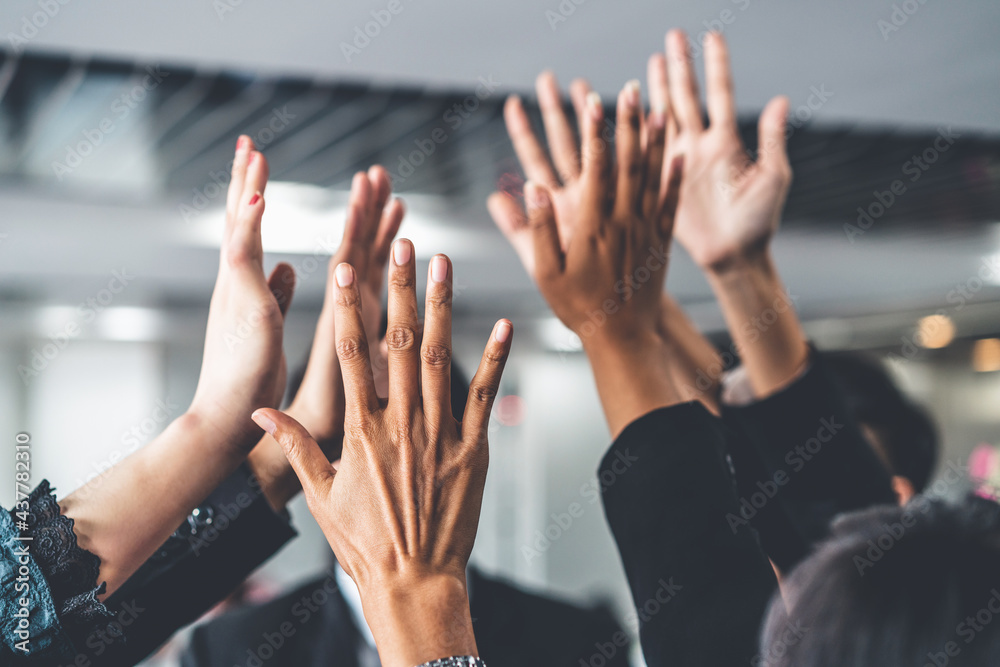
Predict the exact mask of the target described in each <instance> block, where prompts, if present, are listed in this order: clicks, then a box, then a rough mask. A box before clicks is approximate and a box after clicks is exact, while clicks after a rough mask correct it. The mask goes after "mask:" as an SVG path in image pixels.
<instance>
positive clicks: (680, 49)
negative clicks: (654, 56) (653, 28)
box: [667, 30, 704, 132]
mask: <svg viewBox="0 0 1000 667" xmlns="http://www.w3.org/2000/svg"><path fill="white" fill-rule="evenodd" d="M667 59H668V62H667V65H668V69H669V72H670V76H669V79H670V81H669V83H670V106H671V111H672V112H673V114H674V115H675V117H676V119H677V122H678V124H680V128H681V130H682V131H684V132H701V130H702V129H703V128H704V125H703V123H702V119H701V106H700V105H699V103H698V79H697V78H696V77H695V74H694V67H693V65H692V63H691V50H690V49H689V48H688V41H687V37H685V36H684V33H683V32H681V31H680V30H671V31H670V32H669V33H668V34H667Z"/></svg>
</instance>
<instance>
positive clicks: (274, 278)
mask: <svg viewBox="0 0 1000 667" xmlns="http://www.w3.org/2000/svg"><path fill="white" fill-rule="evenodd" d="M267 287H268V289H270V290H271V294H273V295H274V298H275V299H276V300H277V301H278V308H280V309H281V316H282V317H284V316H285V313H287V312H288V308H289V306H291V305H292V296H293V295H294V294H295V269H293V268H292V267H291V266H289V265H288V264H285V263H284V262H281V263H280V264H278V265H277V266H276V267H274V270H273V271H271V276H270V277H269V278H268V279H267Z"/></svg>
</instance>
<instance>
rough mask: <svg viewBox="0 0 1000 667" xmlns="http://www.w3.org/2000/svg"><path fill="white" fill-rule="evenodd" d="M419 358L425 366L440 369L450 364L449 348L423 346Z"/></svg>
mask: <svg viewBox="0 0 1000 667" xmlns="http://www.w3.org/2000/svg"><path fill="white" fill-rule="evenodd" d="M420 358H421V359H422V360H423V362H424V364H425V365H427V366H431V367H434V368H441V367H444V366H447V365H448V364H450V363H451V348H450V347H448V346H447V345H434V344H430V345H424V347H423V349H422V350H420Z"/></svg>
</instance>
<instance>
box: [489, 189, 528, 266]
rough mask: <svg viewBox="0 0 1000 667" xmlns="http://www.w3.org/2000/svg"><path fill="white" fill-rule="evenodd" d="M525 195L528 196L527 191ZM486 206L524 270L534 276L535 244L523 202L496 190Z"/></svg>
mask: <svg viewBox="0 0 1000 667" xmlns="http://www.w3.org/2000/svg"><path fill="white" fill-rule="evenodd" d="M529 182H530V181H529ZM525 190H527V184H525ZM525 196H526V197H527V193H525ZM486 208H488V209H489V211H490V216H491V217H492V218H493V222H495V223H496V225H497V227H499V228H500V231H501V232H503V235H504V237H506V239H507V242H508V243H510V244H511V246H513V248H514V252H516V253H517V256H518V258H520V260H521V265H522V266H523V267H524V270H525V271H526V272H527V273H528V275H529V276H531V277H532V278H534V277H535V246H534V241H532V239H531V229H530V227H529V226H528V220H527V218H526V217H525V215H524V209H523V208H522V207H521V204H520V203H519V202H518V201H517V200H516V199H515V198H514V197H513V196H511V195H509V194H507V193H506V192H494V193H493V194H491V195H490V198H489V199H487V200H486Z"/></svg>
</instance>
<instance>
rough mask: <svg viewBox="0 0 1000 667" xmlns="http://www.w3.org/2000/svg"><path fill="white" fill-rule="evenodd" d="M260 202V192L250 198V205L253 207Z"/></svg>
mask: <svg viewBox="0 0 1000 667" xmlns="http://www.w3.org/2000/svg"><path fill="white" fill-rule="evenodd" d="M259 201H260V193H259V192H255V193H254V195H253V197H250V205H251V206H253V205H254V204H256V203H257V202H259Z"/></svg>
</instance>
